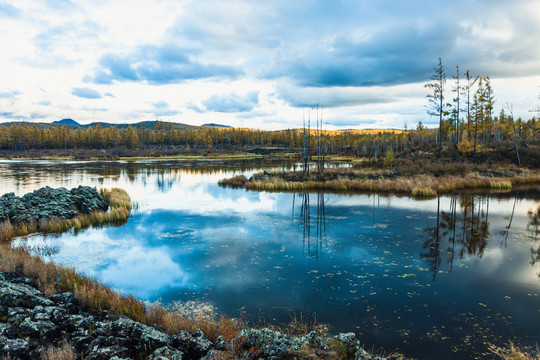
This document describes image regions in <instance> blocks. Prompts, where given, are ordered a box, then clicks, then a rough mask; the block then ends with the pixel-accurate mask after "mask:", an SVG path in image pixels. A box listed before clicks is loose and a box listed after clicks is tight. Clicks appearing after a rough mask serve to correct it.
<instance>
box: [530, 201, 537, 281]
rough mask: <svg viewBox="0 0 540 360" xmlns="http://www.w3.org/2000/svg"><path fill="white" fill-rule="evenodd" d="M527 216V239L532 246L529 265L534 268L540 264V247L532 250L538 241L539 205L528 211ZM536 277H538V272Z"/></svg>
mask: <svg viewBox="0 0 540 360" xmlns="http://www.w3.org/2000/svg"><path fill="white" fill-rule="evenodd" d="M527 216H528V217H529V223H528V224H527V233H528V238H529V239H530V240H531V242H532V244H533V245H532V246H531V265H532V266H534V265H535V264H536V263H539V262H540V246H538V247H537V248H536V249H535V248H534V245H535V244H536V242H537V241H538V240H540V205H539V206H538V207H537V208H536V209H530V210H529V211H528V212H527ZM538 277H540V272H539V273H538Z"/></svg>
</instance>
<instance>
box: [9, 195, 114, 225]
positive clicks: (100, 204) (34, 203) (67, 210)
mask: <svg viewBox="0 0 540 360" xmlns="http://www.w3.org/2000/svg"><path fill="white" fill-rule="evenodd" d="M108 207H109V205H108V204H107V202H106V201H105V198H104V197H103V195H102V194H100V193H99V192H98V191H97V190H96V188H93V187H90V186H79V187H77V188H73V189H71V190H67V189H65V188H63V187H61V188H58V189H53V188H51V187H49V186H46V187H43V188H41V189H39V190H36V191H34V192H31V193H28V194H25V195H24V196H22V197H18V196H15V194H14V193H8V194H4V195H3V196H2V197H0V223H1V222H4V221H7V220H9V221H10V222H11V223H13V224H20V223H26V224H28V223H36V224H39V223H40V222H42V221H47V220H50V219H52V218H60V219H73V218H74V217H76V216H77V215H79V214H89V213H91V212H93V211H107V209H108Z"/></svg>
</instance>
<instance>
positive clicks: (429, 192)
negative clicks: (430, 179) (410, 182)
mask: <svg viewBox="0 0 540 360" xmlns="http://www.w3.org/2000/svg"><path fill="white" fill-rule="evenodd" d="M411 195H412V196H413V197H419V198H430V197H435V196H437V192H436V191H435V190H433V189H430V188H420V187H415V188H414V189H412V192H411Z"/></svg>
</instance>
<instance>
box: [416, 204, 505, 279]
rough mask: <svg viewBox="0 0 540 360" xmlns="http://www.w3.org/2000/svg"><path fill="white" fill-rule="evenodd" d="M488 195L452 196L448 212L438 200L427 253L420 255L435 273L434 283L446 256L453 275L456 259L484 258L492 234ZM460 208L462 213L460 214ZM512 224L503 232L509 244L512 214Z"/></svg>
mask: <svg viewBox="0 0 540 360" xmlns="http://www.w3.org/2000/svg"><path fill="white" fill-rule="evenodd" d="M489 201H490V197H489V195H486V196H482V195H460V196H451V197H450V203H449V208H448V211H444V210H442V209H441V198H440V196H438V197H437V211H436V221H435V222H434V223H433V225H432V226H428V227H426V228H425V230H424V231H425V233H426V240H425V242H424V244H423V249H424V250H425V251H424V252H422V253H421V254H420V256H421V257H422V258H423V259H425V260H426V263H427V264H428V267H429V269H430V271H431V273H432V276H433V281H435V279H436V277H437V273H438V272H439V269H440V267H441V260H442V257H445V258H446V260H447V263H448V266H449V271H450V272H452V269H453V266H454V261H455V259H456V256H458V257H459V259H463V258H464V256H474V257H477V258H481V257H482V256H483V254H484V251H485V249H486V246H487V244H488V240H489V239H490V236H491V234H490V232H489V220H488V219H489ZM458 207H459V211H458ZM514 209H515V201H514V208H513V210H512V216H511V218H510V223H509V225H508V226H507V227H506V228H505V229H504V230H503V231H501V234H502V235H503V236H504V238H505V241H507V238H508V233H509V231H510V226H511V224H512V218H513V212H514Z"/></svg>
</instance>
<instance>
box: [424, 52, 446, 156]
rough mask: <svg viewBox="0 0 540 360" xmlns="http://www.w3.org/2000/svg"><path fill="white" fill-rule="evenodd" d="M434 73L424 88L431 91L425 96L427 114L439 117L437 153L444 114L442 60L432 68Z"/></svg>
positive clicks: (440, 147) (440, 143)
mask: <svg viewBox="0 0 540 360" xmlns="http://www.w3.org/2000/svg"><path fill="white" fill-rule="evenodd" d="M433 70H435V73H434V74H433V75H432V76H431V80H433V82H430V83H427V84H425V85H424V87H427V88H428V89H430V90H431V93H430V94H428V95H427V97H428V99H429V106H428V108H427V112H428V114H429V115H431V116H439V153H438V156H440V155H441V151H442V126H443V114H444V105H443V101H444V85H445V84H446V73H445V72H444V67H443V65H442V60H441V58H439V64H438V65H437V66H435V67H434V68H433Z"/></svg>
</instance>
